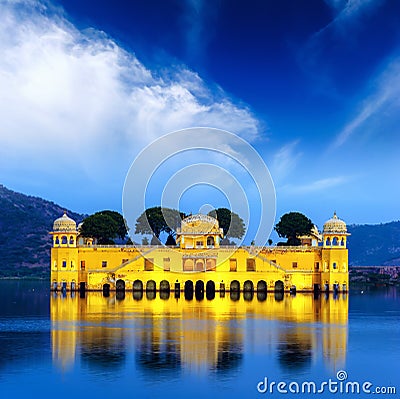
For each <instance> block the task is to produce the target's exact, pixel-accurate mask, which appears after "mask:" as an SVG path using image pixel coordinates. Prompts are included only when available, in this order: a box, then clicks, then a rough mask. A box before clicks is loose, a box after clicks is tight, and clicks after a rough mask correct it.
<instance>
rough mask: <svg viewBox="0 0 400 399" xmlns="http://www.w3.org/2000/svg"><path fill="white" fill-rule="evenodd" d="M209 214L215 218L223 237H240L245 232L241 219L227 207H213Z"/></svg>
mask: <svg viewBox="0 0 400 399" xmlns="http://www.w3.org/2000/svg"><path fill="white" fill-rule="evenodd" d="M208 215H209V216H212V217H213V218H216V219H217V220H218V223H219V227H221V228H222V230H223V231H224V237H225V238H229V237H230V238H239V239H240V238H242V237H243V236H244V233H245V224H244V221H243V219H242V218H241V217H240V216H239V215H238V214H237V213H235V212H232V211H230V210H229V209H227V208H218V209H213V210H212V211H211V212H209V213H208Z"/></svg>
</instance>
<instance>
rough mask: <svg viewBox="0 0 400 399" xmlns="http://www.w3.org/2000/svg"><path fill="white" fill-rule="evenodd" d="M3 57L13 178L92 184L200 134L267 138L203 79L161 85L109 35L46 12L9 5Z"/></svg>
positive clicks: (3, 23) (1, 83)
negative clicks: (141, 156) (169, 142)
mask: <svg viewBox="0 0 400 399" xmlns="http://www.w3.org/2000/svg"><path fill="white" fill-rule="evenodd" d="M0 54H1V57H0V119H1V121H2V122H1V124H0V167H1V168H3V166H5V165H7V170H8V171H9V172H10V173H11V170H12V168H13V166H15V167H17V166H18V167H21V165H25V163H26V166H25V167H26V168H29V169H31V170H32V169H33V170H44V169H46V170H48V169H50V170H51V173H53V174H54V175H59V174H60V173H61V172H62V171H65V167H66V166H68V167H69V168H70V169H69V171H70V172H71V173H82V174H86V175H89V176H91V177H92V176H93V175H96V174H99V171H101V170H105V169H108V168H111V169H113V168H115V167H116V165H118V164H120V163H121V162H122V160H125V164H124V167H126V162H130V161H131V159H132V157H133V156H134V155H135V154H136V153H137V152H138V151H139V150H140V149H141V148H142V147H143V146H144V145H145V144H147V143H148V142H150V141H151V140H152V139H155V138H157V137H159V136H161V135H163V134H165V133H168V132H170V131H173V130H176V129H182V128H186V127H191V126H212V127H218V128H223V129H226V130H230V131H232V132H235V133H238V134H240V135H242V136H243V137H246V138H249V139H252V138H255V137H256V136H257V135H258V134H259V127H258V121H257V119H256V118H255V117H254V115H253V114H252V113H251V111H250V110H249V109H248V108H247V107H246V106H243V105H237V104H235V103H234V102H233V101H232V100H231V99H230V98H229V97H228V96H227V95H226V94H225V93H224V92H223V91H222V90H221V89H219V88H216V89H210V88H209V87H208V86H207V85H206V83H205V82H204V81H203V80H202V79H201V78H200V77H199V76H198V75H197V74H196V73H195V72H192V71H190V70H188V69H186V68H185V67H180V68H176V67H174V69H171V70H170V71H169V74H168V76H166V75H165V76H160V75H157V76H156V74H154V73H153V72H152V71H151V70H149V69H148V68H147V67H146V66H145V65H143V64H142V63H141V62H140V61H139V60H138V59H137V58H136V56H135V55H134V54H130V53H128V52H127V51H125V50H124V49H122V48H121V47H119V46H118V45H117V44H116V43H115V42H114V41H113V40H111V39H110V38H108V37H106V35H105V34H104V33H102V32H99V31H96V30H93V29H89V30H85V31H79V30H78V29H77V28H76V27H75V26H73V25H72V24H71V23H70V22H69V21H68V20H67V19H66V18H65V17H64V16H63V12H62V10H57V9H55V8H51V9H50V8H49V7H48V5H46V4H45V3H40V2H36V1H33V0H29V1H28V0H26V1H19V2H9V1H4V0H3V1H1V0H0ZM113 171H114V172H115V170H114V169H113ZM123 171H125V169H123ZM119 172H121V170H119ZM3 173H4V172H3Z"/></svg>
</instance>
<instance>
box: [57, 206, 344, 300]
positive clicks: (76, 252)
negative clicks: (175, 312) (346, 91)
mask: <svg viewBox="0 0 400 399" xmlns="http://www.w3.org/2000/svg"><path fill="white" fill-rule="evenodd" d="M50 234H51V235H52V237H53V247H52V249H51V277H50V278H51V288H52V289H53V290H71V291H75V290H81V291H86V290H88V291H105V292H107V291H110V290H111V291H128V290H130V291H147V292H152V291H153V292H154V291H161V292H162V291H175V292H180V291H185V292H188V291H192V292H193V291H196V292H197V291H200V292H205V291H207V292H215V291H221V292H225V291H230V292H239V291H244V292H255V291H257V292H267V291H292V292H293V291H300V292H312V291H321V290H322V291H333V292H338V291H347V289H348V250H347V237H348V235H349V234H348V233H347V226H346V223H345V222H344V221H343V220H341V219H339V218H338V217H337V216H336V213H335V214H334V215H333V217H332V218H331V219H329V220H328V221H327V222H326V223H325V224H324V227H323V231H322V234H320V233H319V232H318V230H317V229H316V228H315V229H313V231H312V232H311V234H310V235H309V236H304V237H301V242H302V245H301V246H291V247H289V246H288V247H285V246H270V247H257V246H240V247H234V246H222V245H220V243H221V240H222V238H223V230H222V229H221V228H220V227H219V225H218V221H217V220H216V219H214V218H212V217H210V216H206V215H201V214H199V215H193V216H189V217H187V218H185V219H183V220H182V224H181V227H180V229H178V230H177V237H176V242H177V246H176V247H169V246H168V247H167V246H151V245H148V246H143V245H112V246H105V245H95V244H94V240H92V239H86V238H83V237H80V236H79V228H77V225H76V222H75V221H74V220H72V219H71V218H69V217H68V216H67V215H66V214H64V215H63V216H62V217H60V218H58V219H57V220H55V222H54V225H53V231H52V232H51V233H50Z"/></svg>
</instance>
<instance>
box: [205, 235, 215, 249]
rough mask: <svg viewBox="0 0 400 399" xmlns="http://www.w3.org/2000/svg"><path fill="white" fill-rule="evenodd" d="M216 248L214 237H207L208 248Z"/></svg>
mask: <svg viewBox="0 0 400 399" xmlns="http://www.w3.org/2000/svg"><path fill="white" fill-rule="evenodd" d="M211 246H214V237H207V247H211Z"/></svg>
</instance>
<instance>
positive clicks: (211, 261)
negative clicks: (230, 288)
mask: <svg viewBox="0 0 400 399" xmlns="http://www.w3.org/2000/svg"><path fill="white" fill-rule="evenodd" d="M206 264H207V270H215V266H216V261H215V259H207V262H206Z"/></svg>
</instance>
